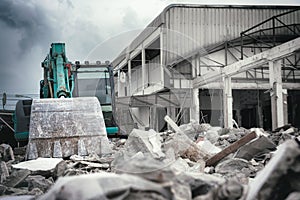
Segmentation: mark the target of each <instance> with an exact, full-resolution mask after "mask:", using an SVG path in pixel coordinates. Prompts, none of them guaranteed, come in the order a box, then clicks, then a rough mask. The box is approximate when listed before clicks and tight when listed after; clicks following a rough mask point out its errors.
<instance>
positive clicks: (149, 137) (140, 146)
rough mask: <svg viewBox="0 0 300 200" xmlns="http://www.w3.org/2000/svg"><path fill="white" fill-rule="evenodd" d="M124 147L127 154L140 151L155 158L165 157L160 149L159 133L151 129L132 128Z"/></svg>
mask: <svg viewBox="0 0 300 200" xmlns="http://www.w3.org/2000/svg"><path fill="white" fill-rule="evenodd" d="M125 149H126V151H127V152H128V154H129V155H134V154H136V153H137V152H139V151H141V152H143V153H149V154H150V155H151V156H152V157H153V158H156V159H163V158H165V154H164V153H163V152H162V149H161V137H160V134H158V133H156V132H155V131H154V130H152V129H151V130H149V131H143V130H138V129H133V130H132V132H131V133H130V135H129V137H128V139H127V141H126V143H125Z"/></svg>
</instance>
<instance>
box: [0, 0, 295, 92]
mask: <svg viewBox="0 0 300 200" xmlns="http://www.w3.org/2000/svg"><path fill="white" fill-rule="evenodd" d="M172 3H199V4H262V3H263V4H270V5H271V4H283V3H284V4H292V5H300V0H285V1H283V0H263V1H262V0H227V1H226V0H223V1H217V0H209V1H208V0H189V1H188V0H186V1H171V0H109V1H108V0H85V1H83V0H0V27H1V30H0V45H1V46H0V94H1V93H3V92H6V93H8V94H35V93H36V94H37V93H39V81H40V79H41V78H42V68H41V64H40V63H41V61H43V60H44V58H45V56H46V55H47V53H48V51H49V48H50V44H51V43H52V42H65V43H66V53H67V57H68V59H69V60H70V61H73V62H74V61H75V60H79V61H81V62H83V61H84V60H89V61H95V60H101V61H105V60H110V61H112V60H113V59H114V58H115V57H116V56H117V55H118V53H119V52H120V51H121V50H122V49H123V48H124V47H125V46H126V45H127V44H128V43H129V42H130V41H131V40H132V39H133V38H134V37H135V36H136V35H137V34H138V33H139V32H140V31H141V30H142V29H143V28H144V27H146V26H147V25H148V24H149V23H150V22H151V20H153V19H154V18H155V17H156V16H157V15H158V14H159V13H160V12H161V11H162V10H163V9H164V8H165V7H166V6H168V5H169V4H172Z"/></svg>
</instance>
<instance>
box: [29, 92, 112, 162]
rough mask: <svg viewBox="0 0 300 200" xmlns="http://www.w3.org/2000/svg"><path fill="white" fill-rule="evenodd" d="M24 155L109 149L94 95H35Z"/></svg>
mask: <svg viewBox="0 0 300 200" xmlns="http://www.w3.org/2000/svg"><path fill="white" fill-rule="evenodd" d="M29 132H30V134H29V143H28V152H27V159H36V158H37V157H69V156H71V155H73V154H78V155H81V156H86V155H88V154H91V153H96V154H98V155H101V154H108V153H111V148H110V146H109V141H108V138H107V135H106V129H105V124H104V120H103V114H102V111H101V107H100V104H99V102H98V100H97V98H95V97H81V98H70V99H34V100H33V102H32V109H31V118H30V130H29Z"/></svg>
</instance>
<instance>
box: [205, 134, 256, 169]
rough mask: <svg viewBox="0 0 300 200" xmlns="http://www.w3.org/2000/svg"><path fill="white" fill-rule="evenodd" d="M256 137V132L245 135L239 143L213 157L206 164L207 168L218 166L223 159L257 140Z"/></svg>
mask: <svg viewBox="0 0 300 200" xmlns="http://www.w3.org/2000/svg"><path fill="white" fill-rule="evenodd" d="M256 137H257V136H256V133H255V132H254V131H253V132H251V133H249V134H247V135H245V136H244V137H242V138H241V139H239V140H238V141H236V142H234V143H233V144H231V145H230V146H228V147H226V148H225V149H223V150H222V151H221V152H219V153H217V154H216V155H214V156H213V157H211V158H209V159H207V160H206V163H205V166H214V165H216V164H217V163H218V162H219V161H220V160H221V159H223V158H225V157H226V156H228V155H229V154H231V153H233V152H235V151H237V150H238V149H239V148H240V147H241V146H244V145H245V144H247V143H248V142H250V141H251V140H253V139H255V138H256Z"/></svg>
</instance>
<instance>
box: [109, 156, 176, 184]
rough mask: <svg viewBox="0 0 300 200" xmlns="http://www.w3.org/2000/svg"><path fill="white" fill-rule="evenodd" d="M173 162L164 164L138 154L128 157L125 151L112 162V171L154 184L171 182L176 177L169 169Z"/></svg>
mask: <svg viewBox="0 0 300 200" xmlns="http://www.w3.org/2000/svg"><path fill="white" fill-rule="evenodd" d="M171 163H172V162H166V163H165V162H162V161H159V160H157V159H154V158H152V157H151V156H149V155H144V154H143V153H142V152H138V153H137V154H136V155H134V156H132V157H128V155H127V153H126V152H125V151H121V152H118V153H117V155H116V158H115V160H114V161H113V162H112V164H111V165H112V171H114V172H116V173H127V174H133V175H137V176H140V177H143V178H145V179H148V180H151V181H154V182H165V181H169V180H170V179H172V178H173V177H174V172H173V171H171V170H170V169H169V167H168V166H170V164H171Z"/></svg>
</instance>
